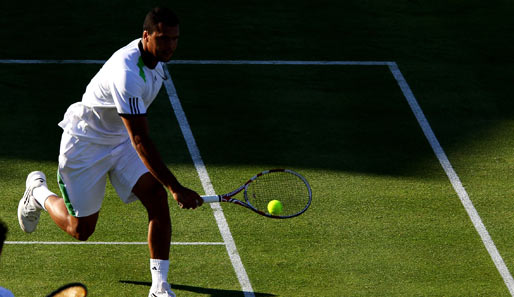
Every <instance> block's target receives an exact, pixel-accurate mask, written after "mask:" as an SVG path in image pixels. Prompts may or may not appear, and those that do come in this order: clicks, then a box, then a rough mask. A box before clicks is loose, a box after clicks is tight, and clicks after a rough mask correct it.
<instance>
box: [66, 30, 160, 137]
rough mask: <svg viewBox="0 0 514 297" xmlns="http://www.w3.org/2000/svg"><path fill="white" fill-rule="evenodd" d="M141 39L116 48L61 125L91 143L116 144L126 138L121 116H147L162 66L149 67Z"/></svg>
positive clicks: (157, 90)
mask: <svg viewBox="0 0 514 297" xmlns="http://www.w3.org/2000/svg"><path fill="white" fill-rule="evenodd" d="M140 40H141V38H138V39H136V40H134V41H132V42H131V43H129V44H128V45H126V46H125V47H123V48H121V49H119V50H118V51H116V52H115V53H114V54H113V55H112V56H111V57H110V58H109V60H107V62H105V64H104V65H103V67H102V68H101V69H100V71H98V73H97V74H96V75H95V76H94V77H93V79H92V80H91V82H90V83H89V85H88V86H87V88H86V92H85V93H84V95H83V96H82V101H81V102H77V103H74V104H72V105H71V106H70V107H69V108H68V110H67V111H66V113H65V115H64V119H63V120H62V121H61V122H60V123H59V126H60V127H61V128H63V129H64V131H65V132H67V133H69V134H72V135H74V136H76V137H77V138H79V139H84V140H87V141H89V142H93V143H99V144H107V145H116V144H120V143H122V142H124V141H126V140H127V138H128V137H129V135H128V132H127V129H126V128H125V126H124V125H123V122H122V120H121V117H120V115H144V114H146V111H147V109H148V107H149V106H150V104H151V103H152V102H153V100H154V99H155V97H156V96H157V94H158V93H159V90H160V89H161V86H162V82H163V78H164V77H165V74H164V69H163V65H162V63H161V62H159V63H157V66H156V67H155V68H154V69H150V68H148V67H146V66H145V65H144V63H143V60H142V58H141V52H140V49H139V47H138V44H139V42H140Z"/></svg>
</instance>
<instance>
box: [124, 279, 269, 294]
mask: <svg viewBox="0 0 514 297" xmlns="http://www.w3.org/2000/svg"><path fill="white" fill-rule="evenodd" d="M120 283H123V284H131V285H137V286H147V287H150V286H151V285H152V283H150V282H140V281H130V280H120ZM170 285H171V288H172V289H176V290H183V291H189V292H194V293H198V294H206V295H209V296H211V297H236V296H237V297H240V296H243V295H244V292H241V291H236V290H221V289H210V288H201V287H194V286H187V285H178V284H170ZM254 295H255V296H256V297H272V296H276V295H273V294H268V293H259V292H254Z"/></svg>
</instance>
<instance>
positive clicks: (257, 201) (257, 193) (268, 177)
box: [245, 171, 309, 216]
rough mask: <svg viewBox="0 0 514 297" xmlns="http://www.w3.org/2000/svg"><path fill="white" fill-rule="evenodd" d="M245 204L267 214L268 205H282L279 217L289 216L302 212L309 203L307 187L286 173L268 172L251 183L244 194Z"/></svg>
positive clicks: (294, 176) (298, 179)
mask: <svg viewBox="0 0 514 297" xmlns="http://www.w3.org/2000/svg"><path fill="white" fill-rule="evenodd" d="M245 195H246V199H247V202H248V203H250V204H251V205H252V206H253V207H255V208H256V209H258V210H260V211H263V212H268V211H267V207H268V203H269V202H270V201H272V200H279V201H280V202H281V203H282V206H283V208H282V213H281V214H280V216H290V215H294V214H297V213H298V212H300V211H302V210H303V209H304V208H305V207H306V206H307V203H308V201H309V190H308V187H307V185H306V184H305V183H304V181H303V180H302V179H300V178H299V177H298V176H296V175H294V174H292V173H288V172H283V171H279V172H270V173H267V174H263V175H261V176H259V177H258V178H256V179H255V180H254V181H253V182H251V183H250V184H249V185H248V187H247V189H246V192H245Z"/></svg>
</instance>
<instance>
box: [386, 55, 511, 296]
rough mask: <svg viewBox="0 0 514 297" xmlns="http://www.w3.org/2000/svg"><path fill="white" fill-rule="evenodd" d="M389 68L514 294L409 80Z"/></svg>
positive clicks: (396, 68)
mask: <svg viewBox="0 0 514 297" xmlns="http://www.w3.org/2000/svg"><path fill="white" fill-rule="evenodd" d="M389 69H390V70H391V73H392V74H393V76H394V78H395V79H396V81H397V82H398V85H399V86H400V89H401V90H402V92H403V95H404V96H405V98H406V99H407V102H408V103H409V106H410V108H411V109H412V112H413V113H414V115H415V116H416V119H417V120H418V123H419V125H420V126H421V129H422V130H423V133H424V134H425V137H426V138H427V140H428V142H429V143H430V146H431V147H432V150H434V153H435V155H436V157H437V159H438V160H439V163H441V166H442V167H443V169H444V172H446V175H447V176H448V178H449V179H450V182H451V184H452V186H453V189H454V190H455V192H457V195H458V196H459V198H460V201H461V203H462V205H463V206H464V208H465V209H466V212H467V213H468V216H469V218H470V219H471V222H473V226H474V227H475V229H476V231H477V232H478V234H479V235H480V238H481V239H482V242H483V243H484V245H485V248H486V249H487V252H489V255H490V256H491V258H492V260H493V262H494V264H495V265H496V268H497V269H498V271H499V272H500V275H501V276H502V278H503V281H504V282H505V285H507V288H508V289H509V292H510V295H511V296H514V279H513V278H512V275H511V274H510V272H509V269H508V268H507V265H505V262H504V261H503V258H502V257H501V255H500V252H499V251H498V249H497V248H496V245H495V244H494V242H493V239H492V238H491V236H490V235H489V232H488V231H487V229H486V228H485V225H484V223H483V222H482V219H481V218H480V216H479V215H478V212H477V210H476V209H475V207H474V206H473V202H471V199H470V198H469V195H468V193H467V192H466V190H465V189H464V186H463V185H462V183H461V181H460V179H459V176H458V175H457V173H456V172H455V170H454V169H453V167H452V165H451V163H450V161H449V160H448V157H447V156H446V153H445V152H444V150H443V148H442V147H441V145H440V144H439V141H438V140H437V138H436V137H435V134H434V132H433V131H432V128H431V127H430V124H429V123H428V120H427V119H426V117H425V115H424V114H423V110H422V109H421V107H420V106H419V104H418V102H417V100H416V98H415V97H414V94H413V93H412V90H411V89H410V87H409V85H408V84H407V81H406V80H405V78H404V77H403V74H402V73H401V72H400V69H399V68H398V65H397V64H396V63H392V64H390V65H389Z"/></svg>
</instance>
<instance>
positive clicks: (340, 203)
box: [0, 0, 514, 297]
mask: <svg viewBox="0 0 514 297" xmlns="http://www.w3.org/2000/svg"><path fill="white" fill-rule="evenodd" d="M156 4H165V5H167V6H169V7H171V8H173V9H174V10H175V11H176V12H177V14H178V15H179V17H180V18H181V27H180V29H181V40H180V42H179V47H178V50H177V53H176V55H175V56H174V59H175V60H179V61H184V60H192V61H199V60H252V61H394V62H396V63H397V65H398V66H399V69H400V70H401V72H402V74H403V75H404V77H405V79H406V81H407V82H408V84H409V86H410V88H411V89H412V92H413V94H414V95H415V97H416V99H417V101H418V102H419V105H420V106H421V108H422V110H423V112H424V114H425V115H426V118H427V120H428V122H429V123H430V126H431V128H432V129H433V131H434V134H435V136H436V137H437V139H438V141H439V142H440V144H441V147H442V148H443V149H444V151H445V152H446V154H447V156H448V159H449V161H450V162H451V165H452V166H453V168H454V169H455V172H456V173H457V175H458V177H459V178H460V180H461V181H462V184H463V186H464V188H465V190H466V192H467V194H469V197H470V199H471V201H472V202H473V205H474V207H475V208H476V211H477V212H478V214H479V215H480V217H481V220H482V221H483V224H484V226H485V227H486V228H487V231H488V233H489V234H490V236H491V238H492V240H493V242H494V244H495V246H496V248H497V250H498V252H499V254H500V255H501V257H502V259H503V261H504V263H505V267H506V269H507V273H508V274H510V272H509V271H513V270H514V245H513V244H512V234H514V227H513V226H514V215H513V213H514V202H513V196H514V190H513V189H512V181H513V180H514V173H513V170H512V169H514V154H513V153H512V152H513V149H512V148H513V147H514V140H513V137H512V131H513V129H514V120H513V110H514V103H513V101H512V99H511V90H510V89H511V88H510V87H509V86H510V85H511V84H512V77H514V71H513V69H514V67H513V62H514V60H513V58H512V52H513V50H514V43H513V42H512V38H511V32H512V31H513V29H514V28H513V27H514V25H513V23H512V21H511V18H512V17H511V16H512V13H513V12H514V5H513V4H512V3H511V2H510V1H500V0H495V1H492V2H491V1H490V2H488V3H484V2H481V1H457V0H451V1H432V2H426V1H416V0H414V1H395V2H394V3H391V2H387V1H378V0H371V1H344V2H341V1H329V0H322V1H316V2H313V1H291V0H284V1H266V0H264V1H243V2H241V1H223V2H212V1H200V0H193V1H175V2H170V3H167V2H159V1H145V2H138V1H107V2H106V1H89V2H87V3H79V2H72V1H63V2H60V3H53V2H34V3H32V2H30V3H22V2H9V3H3V4H2V9H0V22H1V24H2V26H0V28H1V29H0V32H1V33H2V36H3V40H4V43H3V46H2V47H0V60H2V61H5V60H14V59H17V60H38V61H39V60H70V59H73V60H106V59H107V58H108V57H109V56H110V55H111V54H112V53H113V52H114V51H115V50H117V49H118V48H120V47H122V46H124V45H125V44H127V43H129V42H130V41H132V40H133V39H135V38H138V37H139V36H140V34H141V27H142V22H143V19H144V15H145V14H146V12H147V11H148V10H149V9H150V8H151V7H152V6H154V5H156ZM47 16H51V17H47ZM100 67H101V64H94V63H93V64H81V63H69V64H62V63H61V64H60V63H52V64H19V63H14V62H2V63H1V64H0V94H2V100H0V110H1V117H0V135H2V136H3V140H2V145H1V147H0V191H1V193H2V199H1V201H2V202H1V203H0V219H1V220H3V221H4V222H5V223H6V224H7V225H8V227H9V234H8V237H7V240H8V241H9V242H10V243H7V244H6V245H5V246H4V250H3V253H2V256H1V258H0V286H3V287H6V288H8V289H10V290H11V291H13V293H14V294H15V296H17V297H18V296H19V297H23V296H45V295H46V294H48V293H49V292H51V291H53V290H54V289H55V288H56V287H58V286H60V285H63V284H65V283H70V282H83V283H85V284H86V285H87V286H88V289H89V292H90V295H89V296H146V294H148V290H149V286H150V283H151V277H150V273H149V264H148V262H149V261H148V258H149V256H148V248H147V246H146V245H145V244H134V243H140V242H145V241H146V234H147V218H146V214H145V211H144V209H143V207H142V205H140V204H139V203H137V202H136V203H132V204H129V205H124V204H123V203H122V202H121V201H120V200H119V198H118V197H117V195H116V194H115V192H114V190H113V189H112V188H111V187H110V186H108V187H107V193H106V197H105V200H104V204H103V207H102V210H101V212H100V219H99V222H98V225H97V228H96V231H95V233H94V234H93V236H92V237H91V238H90V239H89V241H90V243H99V244H74V243H77V242H76V241H75V240H74V239H72V238H71V237H69V236H68V235H67V234H65V233H64V232H63V231H61V230H60V229H59V228H58V227H57V226H56V225H55V224H54V223H53V222H52V221H51V219H50V218H49V216H48V214H46V213H42V215H41V221H40V224H39V226H38V229H37V230H36V232H34V233H33V234H25V233H23V232H22V231H21V229H20V228H19V226H18V222H17V218H16V210H17V206H18V201H19V199H20V198H21V196H22V195H23V192H24V190H25V178H26V176H27V174H28V173H29V172H31V171H33V170H42V171H44V172H45V173H46V175H47V177H48V183H49V187H50V189H52V190H53V191H55V192H57V191H58V187H57V182H56V178H55V174H56V169H57V155H58V149H59V140H60V135H61V129H60V128H59V127H58V126H57V123H58V122H59V121H60V120H61V118H62V116H63V114H64V112H65V110H66V108H67V107H68V106H69V105H70V104H72V103H74V102H76V101H78V100H80V99H81V96H82V93H83V91H84V89H85V87H86V85H87V83H88V82H89V80H90V79H91V78H92V77H93V75H94V74H95V73H96V72H97V71H98V69H99V68H100ZM168 69H169V71H170V73H171V77H172V79H173V83H174V85H175V87H176V90H177V93H178V96H179V98H180V102H181V105H182V107H183V110H184V112H185V115H186V116H187V120H188V122H189V124H190V127H191V131H192V133H193V135H194V138H195V141H196V144H197V146H198V150H199V152H200V154H201V157H202V160H203V162H204V163H205V168H206V170H207V173H208V175H209V177H210V180H211V181H212V184H213V187H214V189H215V190H216V192H218V193H224V192H227V191H230V190H232V189H234V188H235V187H237V186H239V185H240V183H242V182H244V181H245V180H246V179H247V178H249V177H251V176H252V175H254V174H255V173H257V172H259V171H261V170H264V169H268V168H274V167H286V168H290V169H293V170H296V171H298V172H300V173H302V174H303V175H304V176H305V177H306V178H307V179H308V180H309V182H310V184H311V186H312V189H313V202H312V205H311V208H310V209H309V210H308V211H307V212H306V213H305V214H303V215H301V216H300V217H297V218H295V219H291V220H283V221H277V220H270V219H266V218H263V217H260V216H257V215H255V214H254V213H252V212H250V211H247V210H245V209H242V208H240V207H238V206H235V205H223V213H224V216H225V218H226V221H227V223H228V226H229V228H230V231H231V234H232V237H233V240H234V243H235V246H236V247H237V252H238V255H239V256H240V259H241V262H242V264H243V266H244V270H245V272H246V273H247V276H248V280H249V283H250V284H251V288H252V290H251V291H248V290H246V292H244V291H245V290H243V289H242V286H241V284H240V282H239V281H238V276H239V272H238V271H237V269H234V266H233V263H232V261H231V258H230V257H229V255H228V253H227V247H226V246H227V243H226V242H225V241H224V239H223V237H222V235H221V233H220V230H219V228H218V225H217V221H216V219H215V217H214V215H213V210H212V209H211V208H210V207H209V206H208V205H207V206H204V207H202V208H201V209H197V210H195V211H186V210H180V209H179V207H178V206H177V205H176V204H175V203H173V201H171V203H170V208H171V215H172V222H173V239H172V240H173V245H172V248H171V254H170V262H171V264H170V274H169V281H170V283H171V286H172V289H173V290H174V291H175V293H177V296H180V297H182V296H214V297H221V296H257V297H264V296H327V297H329V296H334V297H335V296H363V297H364V296H365V297H368V296H512V293H511V292H509V289H512V284H509V283H508V280H507V281H506V280H505V279H504V278H503V277H502V274H501V273H500V271H499V269H498V268H497V267H496V266H495V262H494V261H493V260H492V259H491V256H490V254H489V253H488V251H487V249H486V246H485V245H484V243H483V242H482V240H481V238H480V236H479V233H478V232H477V231H476V229H475V228H474V226H473V224H472V220H471V219H470V217H469V216H468V214H467V212H466V210H465V209H464V207H463V204H462V203H461V201H460V200H459V196H458V195H457V193H456V192H455V190H454V188H453V187H452V184H451V183H450V180H449V178H448V177H447V175H446V173H445V171H444V170H443V168H442V167H441V164H440V163H439V160H438V158H437V157H436V155H435V154H434V152H433V150H432V148H431V146H430V143H429V141H428V140H427V138H426V137H425V135H424V134H423V131H422V129H421V128H420V125H419V124H418V122H417V120H416V118H415V116H414V114H413V112H412V110H411V109H410V107H409V105H408V103H407V100H406V98H405V94H404V93H403V92H402V90H401V89H400V87H399V86H398V82H397V81H396V80H395V77H394V76H393V75H392V73H391V71H390V70H389V69H388V67H387V66H386V65H374V66H369V65H367V66H363V65H302V66H300V65H279V64H278V65H258V64H257V65H256V64H247V63H242V64H240V65H226V64H222V65H220V64H213V65H197V64H181V63H178V64H177V63H171V64H169V65H168ZM148 116H149V122H150V125H151V127H152V137H153V139H154V141H155V143H156V144H157V146H158V148H159V150H160V152H161V154H162V156H163V158H164V159H165V161H166V163H167V164H168V165H169V167H170V168H171V169H172V171H173V172H174V173H175V175H176V176H177V178H178V179H179V180H180V181H181V182H182V183H183V184H184V185H187V186H189V187H191V188H192V189H195V190H197V191H198V192H199V193H201V194H203V193H204V192H203V191H204V189H203V188H202V183H201V181H200V178H199V176H198V173H197V170H196V168H195V166H194V163H193V161H192V158H191V155H190V152H189V151H188V148H187V145H186V141H185V139H184V137H183V135H182V132H181V130H180V127H179V123H178V121H177V119H176V117H175V115H174V113H173V109H172V107H171V105H170V101H169V94H168V93H167V92H166V89H165V88H164V87H163V88H162V90H161V93H160V94H159V96H158V97H157V99H156V100H155V102H154V103H153V105H152V107H151V108H150V110H149V115H148ZM13 242H32V243H34V242H38V244H14V243H13ZM41 242H46V243H48V242H52V244H41ZM70 243H72V244H70ZM100 243H101V244H100ZM113 243H118V244H113ZM119 243H132V244H119Z"/></svg>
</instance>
